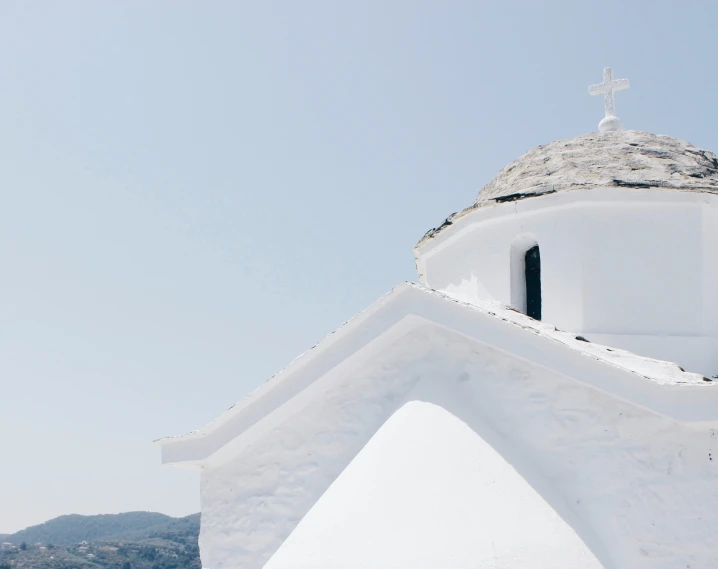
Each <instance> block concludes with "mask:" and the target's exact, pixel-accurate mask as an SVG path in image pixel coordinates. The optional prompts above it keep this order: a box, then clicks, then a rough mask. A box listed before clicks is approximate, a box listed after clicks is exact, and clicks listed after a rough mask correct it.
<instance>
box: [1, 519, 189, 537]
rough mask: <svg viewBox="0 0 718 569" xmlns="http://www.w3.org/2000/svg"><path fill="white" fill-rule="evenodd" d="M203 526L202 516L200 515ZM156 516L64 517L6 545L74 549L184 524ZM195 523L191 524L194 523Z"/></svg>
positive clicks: (18, 533) (177, 520)
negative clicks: (86, 544) (86, 542)
mask: <svg viewBox="0 0 718 569" xmlns="http://www.w3.org/2000/svg"><path fill="white" fill-rule="evenodd" d="M196 517H197V524H199V514H196ZM181 519H183V518H180V519H176V518H171V517H170V516H166V515H164V514H158V513H154V512H127V513H124V514H104V515H99V516H80V515H77V514H73V515H69V516H60V517H59V518H55V519H53V520H50V521H49V522H45V523H44V524H40V525H37V526H32V527H29V528H27V529H24V530H22V531H19V532H17V533H14V534H11V535H9V536H6V537H5V539H4V541H9V542H11V543H15V544H20V543H22V542H23V541H24V542H26V543H52V544H54V545H71V544H73V543H79V542H81V541H98V540H120V539H131V538H134V539H142V537H143V536H145V535H147V532H152V531H163V530H164V529H165V528H166V527H171V526H172V525H173V524H176V523H178V522H180V520H181ZM190 523H191V522H190Z"/></svg>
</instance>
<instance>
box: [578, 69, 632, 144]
mask: <svg viewBox="0 0 718 569" xmlns="http://www.w3.org/2000/svg"><path fill="white" fill-rule="evenodd" d="M629 87H630V85H629V84H628V79H614V78H613V71H611V68H610V67H606V68H605V69H604V70H603V83H599V84H598V85H591V86H590V87H589V88H588V93H589V95H603V104H604V106H605V107H606V116H605V117H604V119H603V120H602V121H601V122H600V123H599V124H598V129H599V130H600V131H601V132H606V131H611V130H621V128H622V127H621V121H620V120H618V117H617V116H616V112H615V103H614V100H613V92H614V91H621V90H622V89H628V88H629Z"/></svg>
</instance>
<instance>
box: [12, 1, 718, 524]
mask: <svg viewBox="0 0 718 569" xmlns="http://www.w3.org/2000/svg"><path fill="white" fill-rule="evenodd" d="M716 21H718V4H717V3H715V2H708V1H705V2H677V1H675V2H658V1H650V2H649V1H648V0H646V1H643V2H636V1H633V2H630V1H626V0H623V1H621V2H606V1H604V2H598V1H595V2H576V1H572V2H540V3H539V2H494V3H491V4H489V3H483V2H468V1H458V0H448V1H441V2H440V1H432V2H428V1H425V2H408V1H404V0H381V1H362V2H344V1H342V2H339V1H323V2H319V1H314V0H307V1H304V2H298V1H285V2H267V1H261V2H260V1H257V2H252V3H250V2H240V1H231V2H230V1H226V2H220V1H214V2H199V1H197V2H185V1H178V0H173V1H169V0H166V1H155V2H152V1H139V0H137V1H132V2H123V3H120V2H96V1H94V0H92V1H90V0H88V1H85V2H79V1H75V0H64V1H62V2H56V1H49V0H46V1H44V2H32V3H30V2H24V1H9V0H0V165H1V167H0V196H1V198H2V200H1V202H0V267H1V272H0V275H1V277H2V278H1V279H0V287H1V288H0V291H1V292H2V301H1V302H0V381H1V386H2V390H1V391H0V432H1V433H2V438H1V440H2V447H1V450H0V457H2V458H1V459H0V489H1V490H0V532H12V531H15V530H18V529H21V528H22V527H25V526H27V525H29V524H35V523H40V522H42V521H45V520H46V519H48V518H51V517H54V516H57V515H60V514H69V513H86V514H90V513H110V512H119V511H126V510H156V511H162V512H166V513H169V514H172V515H181V514H187V513H190V512H194V511H197V510H198V509H199V499H198V480H197V477H196V475H195V474H193V473H188V472H184V471H179V470H175V469H171V468H163V467H161V466H160V465H159V449H158V448H156V447H154V446H153V445H152V444H151V443H150V441H151V440H153V439H155V438H158V437H161V436H165V435H173V434H180V433H184V432H186V431H189V430H192V429H194V428H197V427H200V426H202V425H204V424H205V423H207V422H208V421H210V420H211V419H213V418H214V417H215V416H216V415H217V414H219V413H220V412H221V411H222V410H224V409H225V408H226V407H228V406H229V405H231V404H232V403H234V402H235V401H237V400H239V399H240V398H242V397H243V396H244V395H246V394H247V393H248V392H249V391H250V390H252V389H254V388H255V387H257V385H259V384H260V383H261V382H262V381H263V380H265V379H266V378H268V377H269V376H270V375H272V374H273V373H274V372H276V371H277V370H279V369H281V368H282V367H284V366H285V365H286V364H287V363H289V362H290V361H291V360H292V359H293V358H294V357H295V356H296V355H298V354H299V353H301V352H302V351H304V350H306V349H307V348H309V347H311V346H312V345H313V344H315V343H316V342H317V341H318V340H320V339H321V338H322V337H323V336H325V335H326V334H328V333H329V332H331V331H332V330H333V329H335V328H336V327H338V326H339V325H340V324H341V323H342V322H344V321H345V320H347V319H348V318H349V317H351V316H352V315H353V314H355V313H356V312H358V311H360V310H362V309H364V308H366V307H367V306H368V305H369V304H371V303H372V301H374V300H375V299H376V298H377V297H379V296H380V295H382V294H383V293H385V292H387V291H388V290H389V289H390V288H392V287H393V286H394V285H395V284H396V283H397V282H399V281H403V280H414V279H415V270H414V264H413V256H412V246H413V245H414V243H415V242H416V241H417V240H418V239H419V238H420V237H421V236H422V234H423V233H424V231H426V230H427V229H429V228H431V227H433V226H435V225H437V224H439V223H441V221H442V220H443V219H444V218H445V217H446V216H447V215H448V214H450V213H451V212H453V211H456V210H458V209H461V208H463V207H465V206H467V205H469V204H470V203H471V201H472V200H473V198H474V197H475V194H476V193H477V192H478V190H479V189H480V188H481V187H482V186H483V185H484V184H485V183H487V182H488V181H489V180H490V179H491V178H492V177H493V176H494V175H495V174H496V173H497V172H498V171H499V170H500V169H501V168H502V167H503V166H505V165H506V164H507V163H508V162H509V161H511V160H513V159H515V158H517V157H518V156H519V155H520V154H522V153H523V152H525V151H527V150H529V149H530V148H531V147H533V146H535V145H537V144H542V143H546V142H550V141H552V140H556V139H560V138H567V137H571V136H575V135H578V134H582V133H585V132H588V131H591V130H594V129H595V128H596V125H597V123H598V121H599V120H600V119H601V117H602V115H603V104H602V100H601V98H600V97H589V96H588V94H587V87H588V85H589V84H591V83H598V82H600V81H601V78H602V69H603V67H604V66H607V65H610V66H612V67H613V68H614V73H615V76H616V77H617V78H623V77H626V78H628V79H630V81H631V89H630V90H628V91H623V92H620V93H618V94H617V95H616V106H617V112H618V115H619V116H620V117H621V119H622V120H623V123H624V125H625V126H626V128H635V129H640V130H647V131H651V132H658V133H663V134H669V135H672V136H675V137H678V138H682V139H687V140H689V141H691V142H693V143H694V144H696V145H698V146H702V147H704V148H709V149H712V150H718V128H717V127H718V108H717V107H716V92H718V78H717V77H718V75H717V74H716V71H715V60H716V55H717V54H718V39H717V38H718V34H716V29H715V22H716Z"/></svg>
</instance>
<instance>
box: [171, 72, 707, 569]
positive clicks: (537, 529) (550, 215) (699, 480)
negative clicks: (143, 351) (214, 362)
mask: <svg viewBox="0 0 718 569" xmlns="http://www.w3.org/2000/svg"><path fill="white" fill-rule="evenodd" d="M626 87H628V82H627V81H626V80H622V79H619V80H614V79H613V77H612V74H611V71H610V69H608V68H607V69H606V70H605V71H604V81H603V83H601V84H598V85H594V86H593V87H591V88H589V93H591V94H597V95H598V94H600V95H603V96H604V103H605V111H606V113H605V114H606V116H605V118H604V119H603V120H602V121H601V123H600V124H599V129H598V132H596V133H592V134H586V135H581V136H577V137H576V138H572V139H570V140H562V141H558V142H552V143H550V144H547V145H544V146H539V147H537V148H534V149H533V150H531V151H529V152H528V153H527V154H525V155H524V156H522V157H520V158H519V159H518V160H516V161H515V162H513V163H511V164H509V165H508V166H507V167H506V168H504V169H503V170H502V171H501V172H500V173H499V174H498V175H497V176H496V178H495V179H494V180H493V181H491V182H490V183H489V184H488V185H487V186H486V187H485V188H483V190H481V192H480V193H479V194H478V197H477V199H476V201H475V202H474V203H473V204H471V205H470V206H469V207H467V208H466V209H464V210H463V211H461V212H459V213H456V214H453V215H451V216H450V217H449V218H448V219H446V221H445V222H444V223H443V224H442V225H441V226H440V227H438V228H436V229H433V230H431V231H429V232H428V233H427V234H426V235H425V236H424V237H423V238H422V239H421V240H420V241H419V243H418V244H417V245H416V247H415V249H414V253H415V257H416V265H417V269H418V273H419V275H418V277H419V278H418V280H419V282H418V284H417V283H403V284H399V285H398V286H396V288H394V289H393V290H391V291H389V292H388V293H387V294H386V295H385V296H383V297H382V298H380V299H379V300H377V301H376V302H375V303H374V304H373V305H372V306H370V307H369V308H368V309H366V310H365V311H364V312H361V313H360V314H357V315H356V316H355V317H354V318H352V319H351V320H350V321H348V322H346V323H345V324H344V325H343V326H341V327H340V328H338V329H337V330H336V331H334V332H333V333H332V334H330V335H329V336H327V337H326V338H325V339H324V340H323V341H322V342H320V343H319V344H318V345H316V346H315V347H314V348H312V349H311V350H309V351H308V352H306V353H305V354H303V355H301V356H300V357H298V358H297V359H296V360H294V362H292V363H291V364H290V365H289V366H288V367H287V368H285V369H284V370H282V371H280V372H279V373H277V374H276V375H275V376H273V377H272V378H271V379H269V380H268V381H267V382H266V383H265V384H263V385H262V386H261V387H260V388H259V389H257V390H256V391H255V392H254V393H252V394H250V395H249V396H247V397H246V398H245V399H243V400H242V401H241V402H239V403H238V404H236V405H235V406H233V407H232V408H230V409H229V410H228V411H226V412H225V413H224V414H222V415H221V416H220V417H218V418H217V419H216V420H215V421H214V422H213V423H211V424H209V425H208V426H206V427H204V428H202V429H200V430H197V431H194V432H191V433H189V434H187V435H185V436H181V437H175V438H167V439H162V440H160V441H158V443H159V445H160V446H161V451H162V461H163V463H164V464H169V465H172V466H176V467H180V468H189V469H195V470H198V471H200V473H201V482H200V486H201V488H200V493H201V503H202V522H201V531H200V550H201V556H202V564H203V567H205V568H206V569H262V568H266V569H369V568H372V569H383V568H386V569H529V568H530V569H710V568H718V158H716V156H715V155H714V154H713V153H711V152H709V151H706V150H701V149H699V148H696V147H694V146H692V145H691V144H689V143H687V142H683V141H681V140H678V139H675V138H671V137H668V136H663V135H655V134H650V133H646V132H638V131H631V130H623V128H622V125H621V122H620V120H619V119H618V118H617V116H616V114H615V109H614V91H617V90H620V89H623V88H626Z"/></svg>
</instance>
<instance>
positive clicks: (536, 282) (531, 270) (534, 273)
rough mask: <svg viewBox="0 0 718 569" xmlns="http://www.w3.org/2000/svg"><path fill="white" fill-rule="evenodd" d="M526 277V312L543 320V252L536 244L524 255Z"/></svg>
mask: <svg viewBox="0 0 718 569" xmlns="http://www.w3.org/2000/svg"><path fill="white" fill-rule="evenodd" d="M524 278H525V281H526V314H527V315H528V316H530V317H531V318H535V319H536V320H541V252H540V251H539V246H538V245H534V246H533V247H531V249H529V250H528V251H526V255H525V256H524Z"/></svg>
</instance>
